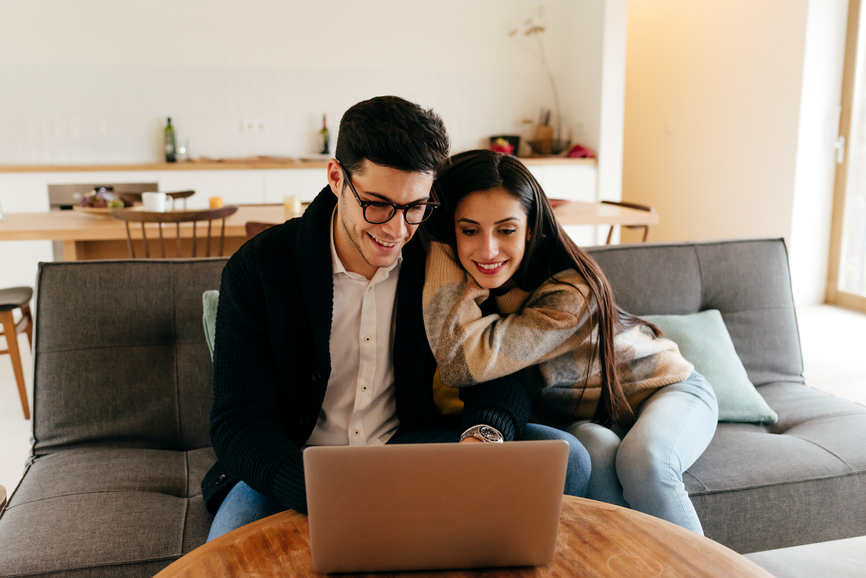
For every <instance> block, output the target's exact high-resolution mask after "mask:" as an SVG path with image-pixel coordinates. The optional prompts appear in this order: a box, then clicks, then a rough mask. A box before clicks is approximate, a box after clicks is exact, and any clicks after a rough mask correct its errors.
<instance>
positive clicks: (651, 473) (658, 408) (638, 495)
mask: <svg viewBox="0 0 866 578" xmlns="http://www.w3.org/2000/svg"><path fill="white" fill-rule="evenodd" d="M636 417H637V421H636V422H635V424H634V426H632V428H631V429H629V430H622V428H616V427H615V428H614V429H613V430H610V429H608V428H606V427H603V426H600V425H598V424H594V423H590V422H588V421H580V422H577V423H574V424H572V425H571V426H569V427H568V428H566V429H567V431H568V432H570V433H572V434H574V436H575V437H576V438H577V439H578V440H580V442H581V443H582V444H583V445H584V446H585V447H586V449H587V450H588V451H589V455H590V456H592V475H591V476H590V479H589V488H588V489H587V494H586V497H587V498H590V499H592V500H599V501H602V502H607V503H609V504H616V505H618V506H623V507H626V508H632V509H634V510H638V511H640V512H643V513H645V514H649V515H651V516H655V517H657V518H661V519H662V520H667V521H668V522H673V523H674V524H677V525H679V526H682V527H683V528H688V529H689V530H693V531H694V532H697V533H698V534H701V535H703V529H702V527H701V522H700V520H698V515H697V513H696V512H695V508H694V506H693V505H692V502H691V500H690V499H689V495H688V492H686V489H685V486H684V484H683V472H684V471H686V470H687V469H688V468H689V467H690V466H691V465H692V464H693V463H695V461H696V460H697V459H698V458H699V457H700V456H701V454H702V453H704V450H705V449H706V448H707V446H708V445H709V443H710V440H711V439H713V434H714V433H715V431H716V423H717V422H718V419H719V408H718V404H717V402H716V394H715V392H714V391H713V388H712V386H711V385H710V384H709V383H708V382H707V380H706V379H704V376H702V375H701V374H699V373H696V372H692V374H691V375H690V376H689V377H688V378H687V379H686V380H685V381H681V382H680V383H674V384H672V385H668V386H666V387H663V388H661V389H659V390H658V391H657V392H655V393H654V394H653V395H652V396H650V398H649V399H648V400H647V401H646V402H644V404H643V405H642V406H641V407H640V409H639V411H638V414H637V416H636Z"/></svg>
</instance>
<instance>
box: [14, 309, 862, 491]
mask: <svg viewBox="0 0 866 578" xmlns="http://www.w3.org/2000/svg"><path fill="white" fill-rule="evenodd" d="M797 316H798V321H799V324H800V340H801V343H802V347H803V359H804V365H805V368H806V370H805V372H804V374H805V378H806V383H808V384H809V385H811V386H812V387H815V388H817V389H821V390H824V391H827V392H829V393H832V394H834V395H837V396H839V397H844V398H848V399H851V400H853V401H856V402H858V403H861V404H863V405H866V365H864V364H863V363H862V357H863V345H864V343H866V314H864V313H859V312H855V311H851V310H848V309H843V308H840V307H834V306H830V305H812V306H807V307H802V308H800V309H799V310H798V312H797ZM0 339H2V338H0ZM19 344H20V346H21V348H22V350H23V352H24V355H23V357H24V359H23V363H24V367H25V371H26V372H27V375H26V379H27V389H28V394H29V395H30V400H31V404H32V399H33V397H32V396H33V390H32V376H31V375H30V373H31V371H32V370H31V366H32V360H31V357H30V350H29V348H28V347H27V338H26V337H24V336H23V335H21V336H19ZM2 347H4V348H5V343H4V344H3V345H2ZM31 407H32V405H31ZM29 452H30V422H29V421H25V420H24V417H23V413H22V411H21V402H20V401H19V398H18V389H17V387H16V385H15V378H14V376H13V373H12V364H11V363H10V361H9V357H8V356H6V355H0V485H2V486H5V487H6V491H7V493H8V494H11V493H12V491H13V490H14V488H15V486H16V485H17V484H18V481H19V480H20V478H21V475H22V474H23V472H24V464H25V461H26V460H27V456H28V454H29Z"/></svg>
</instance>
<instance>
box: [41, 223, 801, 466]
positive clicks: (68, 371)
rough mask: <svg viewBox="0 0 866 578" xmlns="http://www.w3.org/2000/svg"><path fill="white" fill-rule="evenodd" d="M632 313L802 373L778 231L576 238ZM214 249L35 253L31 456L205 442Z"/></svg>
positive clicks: (765, 372)
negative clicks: (695, 319) (691, 319)
mask: <svg viewBox="0 0 866 578" xmlns="http://www.w3.org/2000/svg"><path fill="white" fill-rule="evenodd" d="M588 251H589V252H590V254H591V255H592V256H593V257H594V258H595V259H596V261H598V263H599V264H600V265H601V267H602V269H603V270H604V272H605V275H606V276H607V278H608V279H609V280H610V282H611V284H612V285H613V287H614V291H615V294H616V299H617V304H618V305H619V306H620V307H622V308H623V309H625V310H627V311H630V312H632V313H635V314H637V315H641V314H644V315H647V314H687V313H696V312H698V311H703V310H706V309H718V310H719V311H721V313H722V317H723V319H724V321H725V325H726V326H727V328H728V331H729V333H730V334H731V338H732V340H733V342H734V346H735V348H736V350H737V353H738V355H739V356H740V359H741V360H742V361H743V365H744V366H745V368H746V370H747V372H748V374H749V379H750V380H751V381H752V383H754V384H755V385H763V384H766V383H772V382H779V381H788V382H799V383H802V381H803V380H802V377H801V374H802V367H803V364H802V357H801V355H800V344H799V336H798V333H797V321H796V315H795V312H794V302H793V297H792V292H791V281H790V276H789V272H788V261H787V253H786V250H785V245H784V243H783V242H782V240H780V239H779V240H742V241H741V240H737V241H718V242H706V243H674V244H650V243H644V244H638V245H619V246H608V247H593V248H589V249H588ZM226 260H227V259H226V258H216V259H196V260H191V259H189V260H138V261H134V260H129V261H83V262H71V263H42V264H40V268H39V279H38V283H37V305H36V315H35V325H36V331H35V335H34V350H35V355H34V360H35V361H34V368H35V370H34V403H33V418H32V419H33V435H34V440H35V443H34V453H35V455H37V456H38V455H43V454H47V453H52V452H54V451H56V450H58V449H71V448H76V447H85V446H89V447H93V446H100V445H101V446H123V447H144V448H152V449H172V450H192V449H197V448H201V447H207V446H209V445H210V436H209V412H210V406H211V378H212V369H211V361H210V355H209V353H208V348H207V344H206V341H205V335H204V330H203V327H202V293H203V292H204V291H206V290H208V289H218V288H219V284H220V274H221V272H222V269H223V267H224V265H225V262H226Z"/></svg>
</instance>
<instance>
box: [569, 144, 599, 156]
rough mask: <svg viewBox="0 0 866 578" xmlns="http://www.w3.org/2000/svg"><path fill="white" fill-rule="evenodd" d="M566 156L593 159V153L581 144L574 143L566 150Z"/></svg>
mask: <svg viewBox="0 0 866 578" xmlns="http://www.w3.org/2000/svg"><path fill="white" fill-rule="evenodd" d="M568 157H569V158H573V159H594V158H595V153H594V152H592V151H591V150H590V149H588V148H586V147H585V146H583V145H579V144H576V145H574V146H573V147H571V150H569V151H568Z"/></svg>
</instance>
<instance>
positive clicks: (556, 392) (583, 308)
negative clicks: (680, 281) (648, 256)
mask: <svg viewBox="0 0 866 578" xmlns="http://www.w3.org/2000/svg"><path fill="white" fill-rule="evenodd" d="M426 267H427V271H426V278H425V286H424V298H423V302H424V325H425V328H426V331H427V339H428V340H429V342H430V347H431V348H432V350H433V353H434V355H435V357H436V362H437V364H438V367H439V374H440V377H441V379H442V382H443V383H444V384H445V385H447V386H450V387H465V386H471V385H475V384H477V383H481V382H484V381H488V380H490V379H493V378H496V377H500V376H503V375H508V374H510V373H513V372H515V371H518V370H520V369H523V368H526V367H532V366H534V367H535V368H536V369H537V370H538V371H537V372H535V373H534V374H533V375H534V378H535V380H536V381H537V384H536V385H537V386H538V387H539V388H540V390H541V391H540V395H541V402H540V403H541V407H540V408H539V409H541V410H542V411H545V412H546V413H548V414H551V415H553V416H558V417H562V418H567V417H577V418H581V419H589V418H592V416H593V414H594V413H595V409H596V406H597V405H598V400H599V396H600V393H601V374H600V364H599V362H598V355H597V354H596V356H595V358H594V361H593V364H592V367H588V365H589V359H590V356H591V353H592V349H593V347H597V333H598V331H597V327H595V326H593V325H592V324H591V323H590V313H591V312H590V308H591V307H592V308H594V307H595V304H594V303H593V302H590V300H588V299H587V296H588V295H589V287H588V286H587V284H586V281H585V280H584V279H583V277H581V276H580V274H579V273H578V272H577V271H574V270H572V269H569V270H565V271H562V272H560V273H557V274H556V275H554V276H553V278H552V279H551V280H548V281H546V282H545V283H543V284H542V285H541V286H540V287H539V288H538V289H536V290H535V291H533V292H532V293H527V292H526V291H523V290H521V289H519V288H515V289H512V290H511V291H509V292H507V293H506V294H504V295H501V296H496V297H495V299H496V306H497V310H498V311H499V312H500V314H499V315H496V314H494V315H486V316H485V315H483V313H482V311H481V307H480V305H481V303H483V302H484V301H485V300H486V299H487V298H488V297H489V295H490V291H489V290H487V289H482V288H481V287H479V286H478V284H477V283H476V282H475V280H474V279H473V278H472V276H471V275H468V274H467V273H466V272H465V271H464V270H463V268H462V267H461V266H460V264H459V262H457V260H456V258H455V256H454V252H453V250H452V249H451V247H450V246H448V245H445V244H442V243H438V242H432V243H431V246H430V250H429V252H428V255H427V265H426ZM614 349H615V352H616V364H617V368H618V370H619V373H620V381H621V383H622V387H623V391H624V393H625V396H626V399H627V400H628V402H629V405H630V406H631V408H632V410H637V409H638V407H639V406H640V405H641V404H642V403H643V402H644V401H646V399H647V398H648V397H649V396H650V395H652V394H653V393H654V392H655V391H656V390H658V389H659V388H661V387H664V386H665V385H670V384H672V383H677V382H679V381H682V380H684V379H686V378H687V377H688V376H689V373H691V371H692V370H693V369H694V368H693V366H692V364H691V363H689V362H688V361H686V360H685V359H684V358H683V356H682V355H680V352H679V348H678V347H677V344H676V343H674V342H673V341H671V340H669V339H665V338H656V337H655V336H653V335H652V333H651V332H650V331H649V329H648V328H645V327H644V326H637V327H632V328H629V329H625V330H623V331H622V332H620V333H618V334H617V335H616V336H615V338H614ZM587 373H589V379H588V380H587ZM584 383H585V384H586V387H585V388H584Z"/></svg>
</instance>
